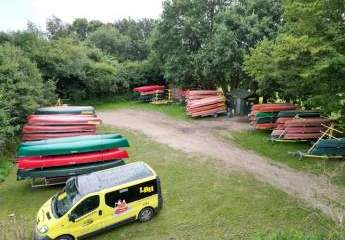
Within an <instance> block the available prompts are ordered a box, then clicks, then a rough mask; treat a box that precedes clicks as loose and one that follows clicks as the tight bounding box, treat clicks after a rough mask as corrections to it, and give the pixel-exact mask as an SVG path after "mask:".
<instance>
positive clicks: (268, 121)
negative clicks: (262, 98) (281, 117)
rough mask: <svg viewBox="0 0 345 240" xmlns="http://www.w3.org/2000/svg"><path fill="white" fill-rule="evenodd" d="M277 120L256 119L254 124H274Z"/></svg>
mask: <svg viewBox="0 0 345 240" xmlns="http://www.w3.org/2000/svg"><path fill="white" fill-rule="evenodd" d="M276 120H277V118H276V117H256V118H255V122H256V123H257V124H261V123H275V122H276Z"/></svg>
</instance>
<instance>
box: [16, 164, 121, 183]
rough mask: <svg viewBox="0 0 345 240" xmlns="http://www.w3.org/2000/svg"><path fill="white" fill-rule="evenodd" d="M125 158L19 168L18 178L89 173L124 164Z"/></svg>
mask: <svg viewBox="0 0 345 240" xmlns="http://www.w3.org/2000/svg"><path fill="white" fill-rule="evenodd" d="M124 164H125V162H124V161H123V160H116V161H109V162H99V163H92V164H82V165H73V166H68V167H55V168H45V169H33V170H18V172H17V180H23V179H26V178H53V177H68V176H76V175H81V174H87V173H91V172H95V171H100V170H104V169H108V168H113V167H118V166H122V165H124Z"/></svg>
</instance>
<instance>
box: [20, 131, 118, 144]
mask: <svg viewBox="0 0 345 240" xmlns="http://www.w3.org/2000/svg"><path fill="white" fill-rule="evenodd" d="M117 138H122V136H121V135H120V134H116V133H111V134H97V135H89V134H88V135H85V136H76V137H65V138H58V139H47V140H41V141H27V142H22V143H21V144H20V146H19V147H24V146H32V145H43V144H55V143H73V142H81V141H89V140H100V139H117Z"/></svg>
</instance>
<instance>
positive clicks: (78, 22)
mask: <svg viewBox="0 0 345 240" xmlns="http://www.w3.org/2000/svg"><path fill="white" fill-rule="evenodd" d="M70 31H71V32H74V33H76V35H77V36H78V38H79V39H80V40H81V41H84V40H85V39H86V38H87V36H88V34H89V22H88V20H87V19H86V18H77V19H75V20H74V21H73V23H72V25H71V26H70Z"/></svg>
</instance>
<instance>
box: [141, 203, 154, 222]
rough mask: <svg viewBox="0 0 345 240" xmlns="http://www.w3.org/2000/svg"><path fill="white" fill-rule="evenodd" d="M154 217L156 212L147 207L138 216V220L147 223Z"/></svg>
mask: <svg viewBox="0 0 345 240" xmlns="http://www.w3.org/2000/svg"><path fill="white" fill-rule="evenodd" d="M153 216H154V211H153V209H152V208H150V207H146V208H144V209H142V210H141V211H140V213H139V215H138V219H139V221H140V222H147V221H150V220H151V219H152V218H153Z"/></svg>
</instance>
